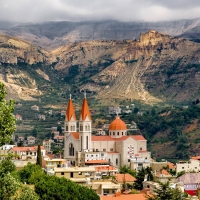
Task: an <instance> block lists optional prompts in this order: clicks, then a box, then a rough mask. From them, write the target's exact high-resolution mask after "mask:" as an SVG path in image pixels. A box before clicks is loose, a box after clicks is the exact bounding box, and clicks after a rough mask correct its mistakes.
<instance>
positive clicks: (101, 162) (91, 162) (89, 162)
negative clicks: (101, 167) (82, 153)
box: [85, 160, 108, 164]
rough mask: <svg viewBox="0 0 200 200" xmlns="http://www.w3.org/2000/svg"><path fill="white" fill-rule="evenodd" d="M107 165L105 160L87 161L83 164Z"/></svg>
mask: <svg viewBox="0 0 200 200" xmlns="http://www.w3.org/2000/svg"><path fill="white" fill-rule="evenodd" d="M103 163H108V161H107V160H88V161H86V162H85V164H103Z"/></svg>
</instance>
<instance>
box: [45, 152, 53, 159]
mask: <svg viewBox="0 0 200 200" xmlns="http://www.w3.org/2000/svg"><path fill="white" fill-rule="evenodd" d="M46 156H48V157H49V158H51V159H52V158H54V155H53V154H49V153H46Z"/></svg>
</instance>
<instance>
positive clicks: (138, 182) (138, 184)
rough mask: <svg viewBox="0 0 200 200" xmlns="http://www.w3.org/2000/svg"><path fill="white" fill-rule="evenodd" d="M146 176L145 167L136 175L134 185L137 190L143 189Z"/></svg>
mask: <svg viewBox="0 0 200 200" xmlns="http://www.w3.org/2000/svg"><path fill="white" fill-rule="evenodd" d="M144 177H145V170H144V168H142V169H141V170H140V171H138V173H137V175H136V177H135V178H136V180H135V182H134V184H133V187H134V188H135V189H137V190H142V189H143V181H144Z"/></svg>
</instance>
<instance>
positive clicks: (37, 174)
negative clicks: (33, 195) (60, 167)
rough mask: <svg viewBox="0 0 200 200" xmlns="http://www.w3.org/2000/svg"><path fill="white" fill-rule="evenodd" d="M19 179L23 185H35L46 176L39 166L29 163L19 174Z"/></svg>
mask: <svg viewBox="0 0 200 200" xmlns="http://www.w3.org/2000/svg"><path fill="white" fill-rule="evenodd" d="M18 173H19V177H20V180H21V182H22V183H27V184H35V183H37V182H38V181H39V179H40V178H41V177H42V176H43V175H44V173H43V171H42V168H41V167H40V166H39V165H36V164H32V163H28V164H27V165H26V166H25V167H24V168H23V169H22V170H20V171H19V172H18Z"/></svg>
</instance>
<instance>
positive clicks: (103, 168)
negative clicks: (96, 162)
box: [94, 166, 117, 172]
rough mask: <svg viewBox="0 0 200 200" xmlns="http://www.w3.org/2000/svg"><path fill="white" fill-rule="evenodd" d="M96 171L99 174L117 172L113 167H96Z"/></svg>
mask: <svg viewBox="0 0 200 200" xmlns="http://www.w3.org/2000/svg"><path fill="white" fill-rule="evenodd" d="M94 168H95V170H96V171H97V172H101V171H106V172H107V171H117V169H116V168H115V167H113V166H98V167H94Z"/></svg>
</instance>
